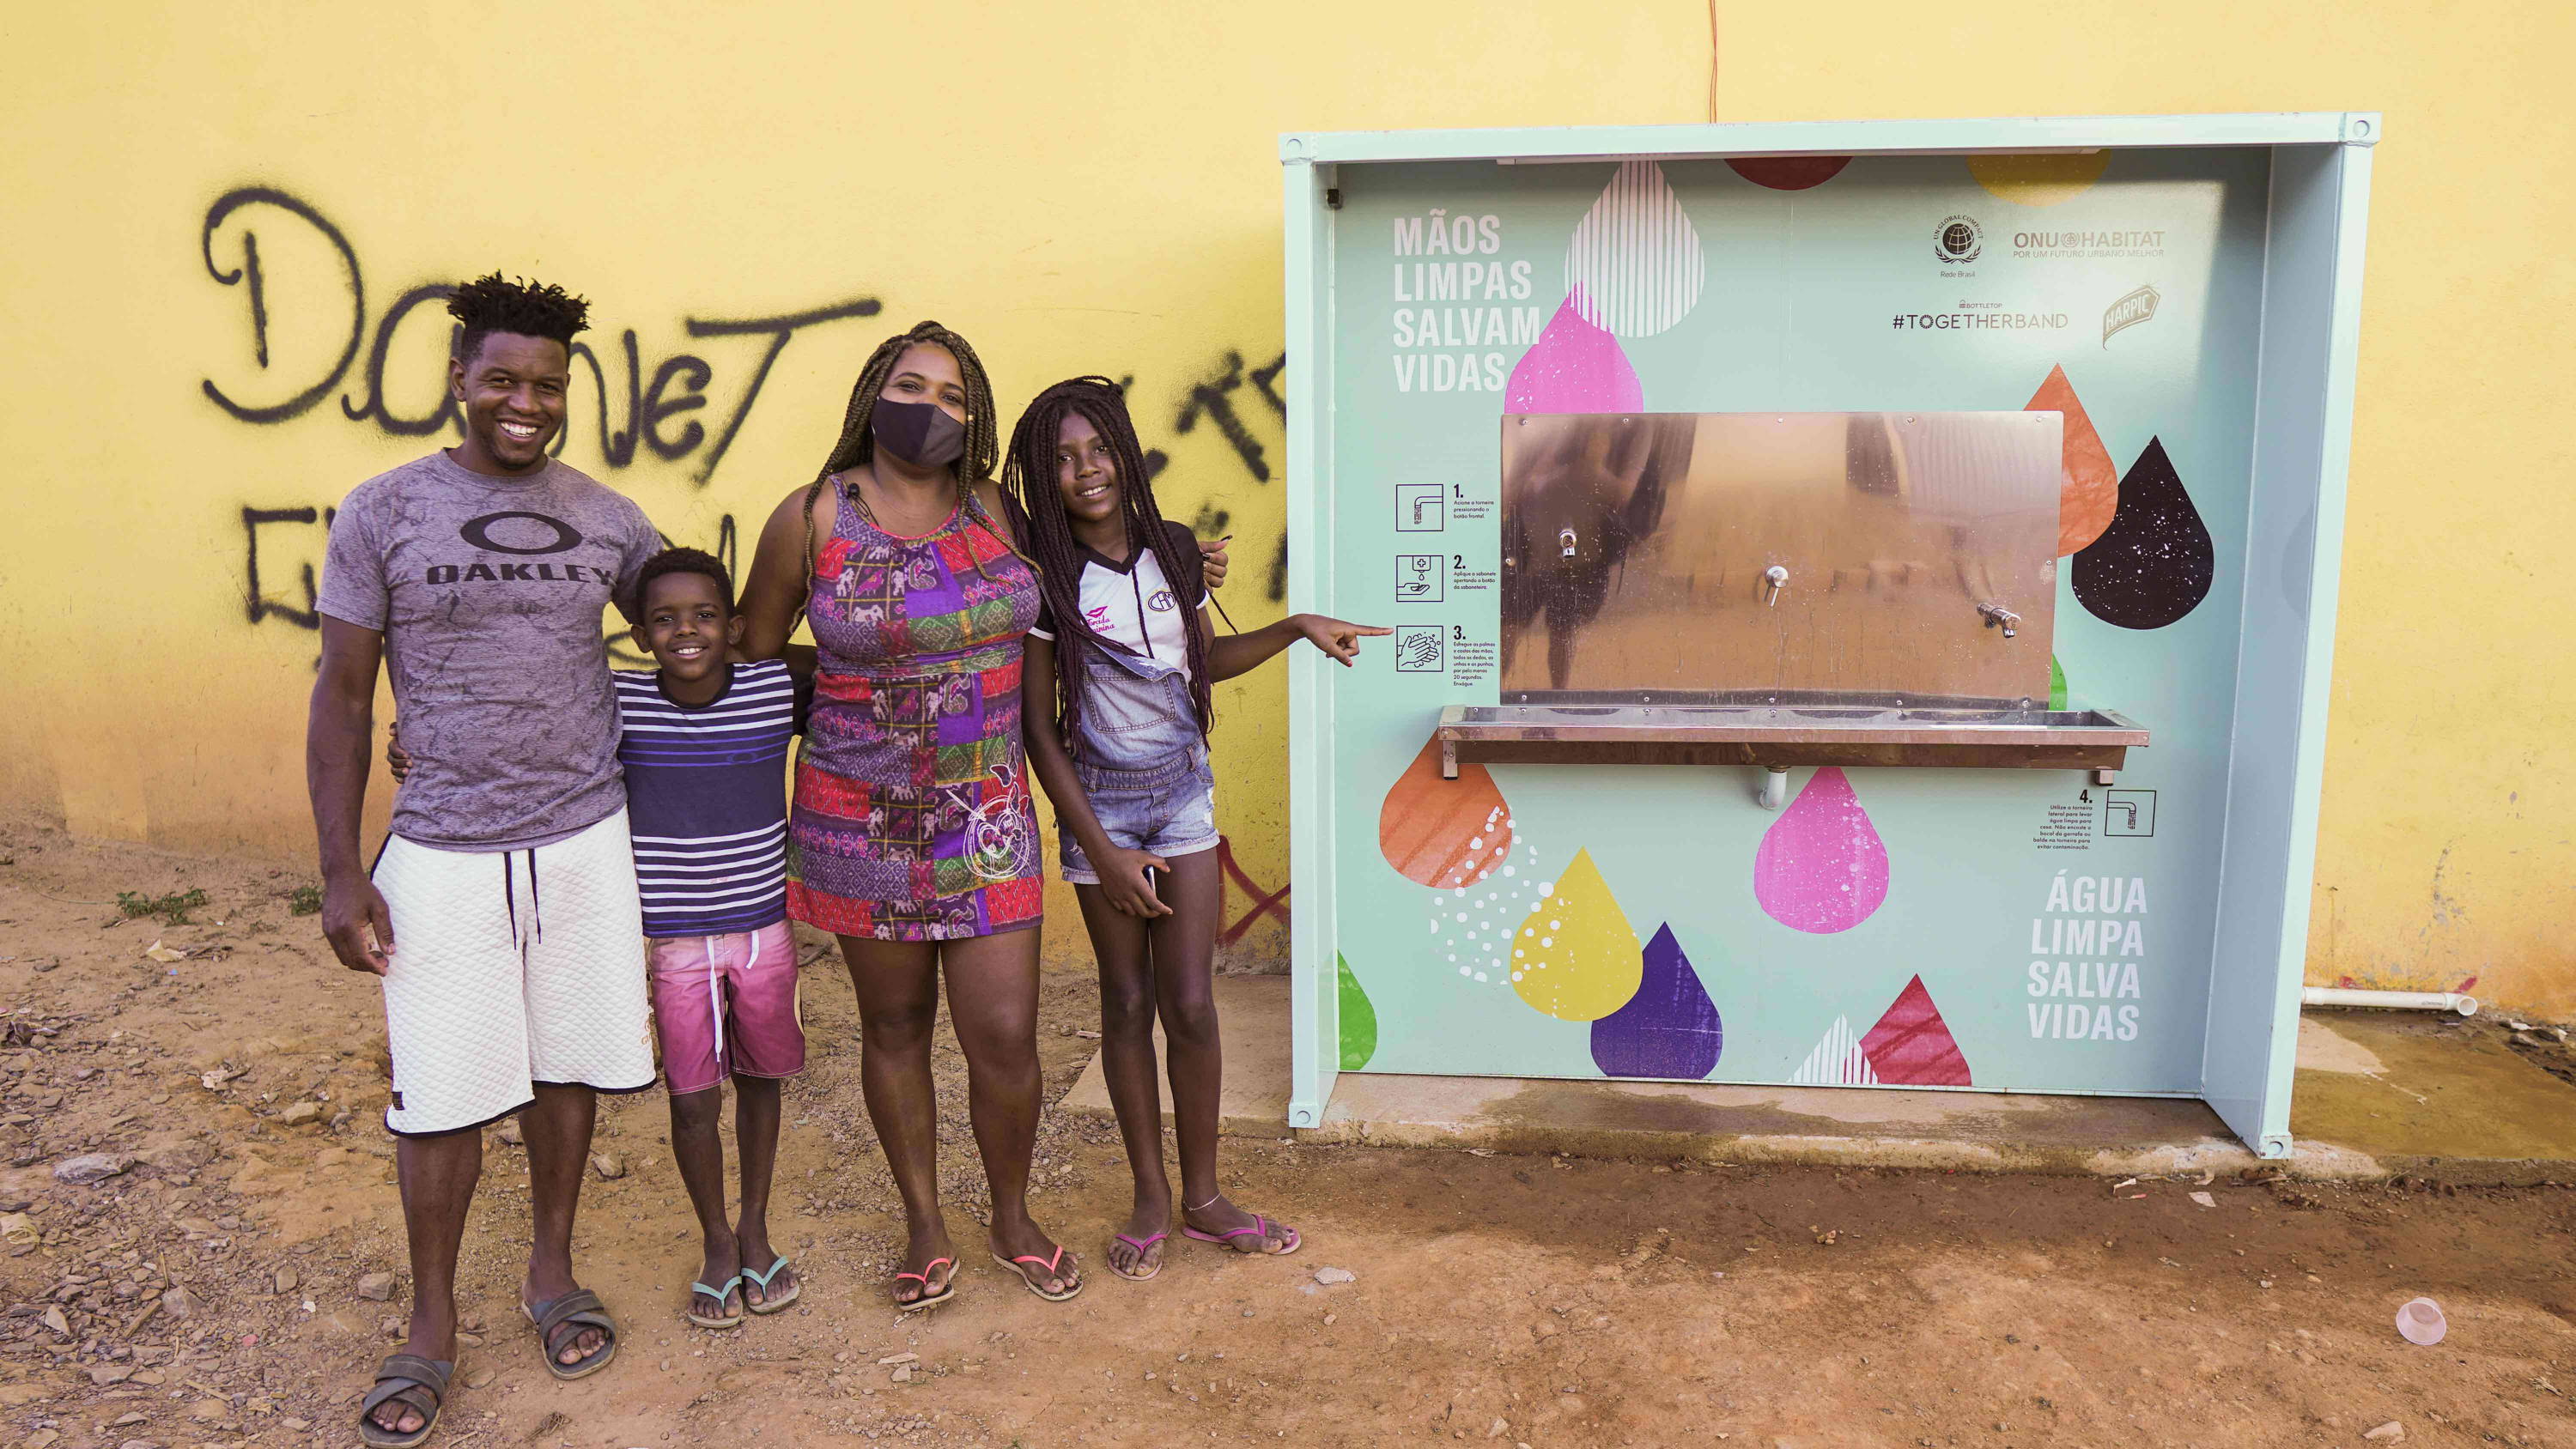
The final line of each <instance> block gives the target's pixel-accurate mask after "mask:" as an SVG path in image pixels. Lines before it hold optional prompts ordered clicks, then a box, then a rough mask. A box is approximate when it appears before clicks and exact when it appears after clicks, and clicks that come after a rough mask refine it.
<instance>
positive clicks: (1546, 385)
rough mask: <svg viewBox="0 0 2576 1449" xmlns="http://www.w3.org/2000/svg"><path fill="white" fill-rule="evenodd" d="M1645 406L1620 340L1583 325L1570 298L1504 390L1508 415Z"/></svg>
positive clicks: (1613, 410) (1624, 410)
mask: <svg viewBox="0 0 2576 1449" xmlns="http://www.w3.org/2000/svg"><path fill="white" fill-rule="evenodd" d="M1645 406H1646V390H1645V388H1644V387H1643V386H1642V385H1641V384H1639V383H1638V381H1637V369H1636V368H1634V367H1631V366H1629V365H1628V354H1627V352H1626V351H1625V350H1623V349H1622V348H1621V347H1620V346H1619V339H1618V338H1616V337H1613V336H1611V335H1610V334H1609V333H1608V332H1606V331H1604V330H1603V329H1601V328H1599V327H1595V326H1593V325H1592V324H1591V323H1589V322H1586V321H1584V320H1583V314H1582V313H1581V312H1580V311H1579V310H1577V309H1576V306H1575V299H1574V296H1573V294H1571V293H1568V294H1567V296H1566V299H1565V302H1564V304H1563V305H1562V306H1559V307H1558V308H1557V309H1556V315H1555V316H1554V317H1552V318H1550V319H1549V320H1548V324H1547V330H1546V331H1544V332H1541V333H1540V334H1539V335H1538V341H1536V342H1533V343H1531V344H1530V350H1529V351H1527V352H1524V353H1522V354H1521V360H1520V364H1519V365H1518V366H1516V367H1514V368H1513V369H1512V378H1511V381H1510V382H1509V383H1508V384H1507V385H1506V386H1505V387H1504V389H1503V411H1505V412H1507V413H1633V412H1641V411H1643V410H1644V409H1645Z"/></svg>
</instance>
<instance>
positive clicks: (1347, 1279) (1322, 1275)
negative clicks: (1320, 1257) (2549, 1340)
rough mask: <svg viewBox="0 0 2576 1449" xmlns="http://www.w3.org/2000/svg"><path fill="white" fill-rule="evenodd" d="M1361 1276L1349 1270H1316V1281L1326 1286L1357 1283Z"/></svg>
mask: <svg viewBox="0 0 2576 1449" xmlns="http://www.w3.org/2000/svg"><path fill="white" fill-rule="evenodd" d="M1359 1276H1360V1275H1359V1274H1357V1273H1354V1272H1352V1271H1351V1270H1350V1269H1348V1268H1318V1269H1316V1270H1315V1281H1316V1282H1318V1283H1322V1284H1325V1285H1326V1286H1330V1285H1332V1284H1335V1283H1355V1282H1357V1281H1359Z"/></svg>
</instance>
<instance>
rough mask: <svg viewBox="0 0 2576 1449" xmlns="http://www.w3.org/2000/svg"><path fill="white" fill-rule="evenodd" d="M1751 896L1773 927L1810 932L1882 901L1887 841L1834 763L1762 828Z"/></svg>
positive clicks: (1826, 931) (1865, 915)
mask: <svg viewBox="0 0 2576 1449" xmlns="http://www.w3.org/2000/svg"><path fill="white" fill-rule="evenodd" d="M1753 898H1754V899H1755V900H1757V901H1760V902H1761V903H1762V909H1763V911H1764V912H1765V913H1766V914H1768V915H1769V916H1770V917H1771V919H1773V920H1775V921H1778V922H1779V923H1780V924H1781V925H1784V926H1789V927H1792V928H1794V929H1796V930H1801V931H1805V932H1808V933H1809V934H1811V935H1818V936H1826V935H1831V934H1833V933H1834V932H1836V931H1848V930H1850V929H1851V928H1852V927H1854V926H1857V925H1859V924H1860V923H1861V922H1863V921H1866V920H1868V919H1869V918H1870V916H1871V914H1872V913H1873V912H1875V911H1876V910H1877V909H1878V907H1879V903H1880V902H1882V901H1884V900H1886V899H1887V843H1886V842H1885V841H1883V840H1880V839H1879V838H1878V827H1876V826H1874V825H1872V824H1870V823H1869V813H1868V812H1867V811H1865V810H1863V809H1861V808H1860V797H1859V796H1858V795H1855V794H1853V793H1852V787H1851V781H1850V780H1848V779H1845V778H1844V776H1843V772H1842V770H1841V769H1840V768H1839V767H1837V766H1834V765H1827V766H1825V767H1824V768H1823V769H1821V770H1818V771H1817V772H1816V773H1815V775H1814V776H1813V777H1811V778H1810V779H1809V780H1808V781H1807V787H1806V788H1805V789H1803V790H1800V791H1799V792H1798V798H1797V799H1795V800H1792V801H1790V802H1789V808H1788V809H1786V810H1783V811H1781V812H1780V818H1779V819H1778V820H1776V821H1774V822H1772V825H1771V828H1770V829H1769V830H1766V831H1764V832H1763V833H1762V844H1761V846H1760V847H1759V848H1758V849H1756V850H1755V851H1754V852H1753Z"/></svg>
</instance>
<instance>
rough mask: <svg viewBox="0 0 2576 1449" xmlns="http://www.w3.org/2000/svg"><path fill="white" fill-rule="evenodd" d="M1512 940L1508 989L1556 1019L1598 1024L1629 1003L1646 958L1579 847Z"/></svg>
mask: <svg viewBox="0 0 2576 1449" xmlns="http://www.w3.org/2000/svg"><path fill="white" fill-rule="evenodd" d="M1539 891H1540V896H1539V903H1538V908H1537V909H1536V910H1533V911H1531V912H1530V913H1529V918H1528V919H1527V920H1524V921H1522V922H1521V926H1520V930H1519V931H1518V932H1516V933H1515V934H1514V935H1513V936H1512V943H1511V952H1512V954H1511V958H1510V960H1509V962H1508V964H1509V965H1510V967H1511V971H1512V989H1513V990H1515V991H1517V992H1519V993H1520V995H1521V1000H1523V1001H1526V1002H1528V1003H1529V1004H1530V1006H1531V1007H1532V1008H1533V1009H1534V1010H1537V1011H1541V1012H1544V1013H1546V1014H1547V1015H1549V1016H1553V1017H1555V1018H1556V1019H1557V1020H1559V1021H1598V1020H1599V1019H1601V1018H1602V1017H1605V1016H1608V1015H1609V1014H1610V1013H1612V1012H1614V1011H1617V1010H1618V1009H1619V1008H1620V1007H1623V1006H1625V1005H1627V1004H1628V1001H1629V998H1631V997H1633V996H1635V995H1636V994H1637V985H1638V983H1639V982H1640V981H1642V980H1643V979H1644V976H1645V953H1644V950H1643V948H1642V947H1640V946H1639V945H1638V944H1637V933H1636V931H1635V930H1634V929H1633V928H1631V927H1630V926H1629V924H1628V917H1627V915H1626V913H1625V912H1623V911H1621V910H1620V909H1619V902H1618V900H1617V899H1616V898H1615V897H1613V896H1612V895H1611V894H1610V883H1609V882H1608V881H1605V880H1603V879H1602V878H1601V871H1600V869H1599V867H1597V866H1595V865H1593V863H1592V852H1590V851H1588V850H1578V851H1576V852H1575V853H1574V859H1573V861H1572V862H1571V863H1569V864H1568V865H1567V866H1566V867H1565V873H1564V874H1563V875H1561V876H1558V877H1557V878H1556V880H1555V882H1554V883H1553V884H1552V885H1542V886H1541V887H1539Z"/></svg>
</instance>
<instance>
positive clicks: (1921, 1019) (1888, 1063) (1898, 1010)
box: [1860, 976, 1970, 1087]
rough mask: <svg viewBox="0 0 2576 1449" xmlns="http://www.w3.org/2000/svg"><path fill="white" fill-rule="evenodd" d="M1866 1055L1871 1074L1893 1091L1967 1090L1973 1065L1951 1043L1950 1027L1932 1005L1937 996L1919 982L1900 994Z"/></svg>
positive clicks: (1863, 1046)
mask: <svg viewBox="0 0 2576 1449" xmlns="http://www.w3.org/2000/svg"><path fill="white" fill-rule="evenodd" d="M1860 1053H1861V1055H1862V1056H1865V1057H1867V1058H1869V1065H1870V1070H1872V1071H1874V1072H1876V1073H1878V1080H1879V1081H1880V1082H1881V1083H1882V1084H1884V1085H1886V1086H1891V1087H1965V1086H1968V1085H1970V1082H1969V1079H1968V1059H1967V1058H1966V1057H1964V1056H1962V1055H1960V1053H1959V1044H1958V1042H1956V1041H1954V1040H1952V1039H1951V1036H1950V1026H1949V1023H1947V1022H1945V1021H1943V1020H1942V1019H1941V1009H1940V1008H1939V1007H1936V1006H1934V1005H1933V1004H1932V993H1931V992H1929V991H1926V990H1924V989H1923V978H1922V977H1920V976H1917V977H1915V978H1914V979H1913V980H1911V981H1908V982H1906V983H1905V989H1904V990H1903V991H1900V992H1898V993H1897V994H1896V1004H1895V1005H1893V1006H1890V1007H1889V1008H1887V1014H1886V1015H1884V1016H1882V1017H1880V1018H1879V1019H1878V1025H1876V1026H1873V1027H1871V1028H1870V1029H1869V1035H1867V1036H1864V1037H1862V1038H1861V1039H1860Z"/></svg>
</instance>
